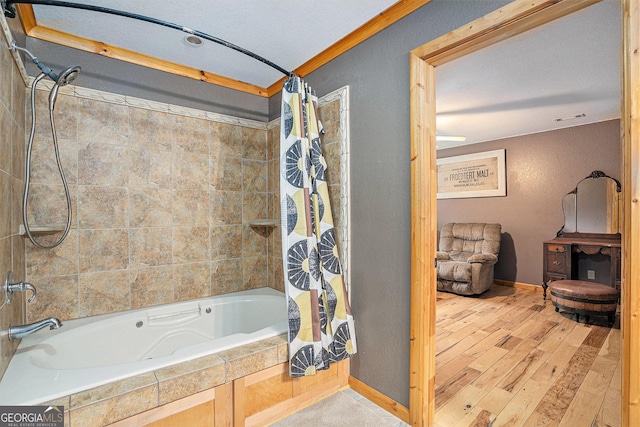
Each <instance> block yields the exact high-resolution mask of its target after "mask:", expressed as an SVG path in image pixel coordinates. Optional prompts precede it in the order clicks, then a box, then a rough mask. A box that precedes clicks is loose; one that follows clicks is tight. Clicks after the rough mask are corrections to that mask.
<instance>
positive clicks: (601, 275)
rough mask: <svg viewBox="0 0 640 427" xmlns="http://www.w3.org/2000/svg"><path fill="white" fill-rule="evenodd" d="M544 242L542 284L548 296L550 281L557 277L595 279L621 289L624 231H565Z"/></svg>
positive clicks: (562, 278) (561, 278)
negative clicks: (612, 232) (613, 232)
mask: <svg viewBox="0 0 640 427" xmlns="http://www.w3.org/2000/svg"><path fill="white" fill-rule="evenodd" d="M543 246H544V252H543V259H542V262H543V278H542V280H543V284H542V288H543V296H544V298H545V299H546V297H547V287H548V286H549V282H551V281H554V280H585V281H591V282H595V283H602V284H604V285H608V286H611V287H613V288H615V289H617V290H618V292H620V283H621V279H620V277H621V275H620V271H621V268H620V258H621V247H622V245H621V239H620V234H595V233H594V234H591V233H564V234H563V235H562V237H556V238H555V239H552V240H546V241H544V242H543ZM605 257H606V258H608V259H607V260H602V259H598V260H597V261H596V262H593V259H594V258H605ZM590 260H591V261H592V263H591V264H590ZM589 266H591V267H592V269H590V268H589ZM589 270H591V271H593V272H594V276H595V277H594V278H589V277H588V271H589Z"/></svg>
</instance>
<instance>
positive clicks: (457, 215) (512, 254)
mask: <svg viewBox="0 0 640 427" xmlns="http://www.w3.org/2000/svg"><path fill="white" fill-rule="evenodd" d="M501 148H504V149H506V175H507V196H506V197H486V198H476V199H448V200H438V229H440V228H441V227H442V226H443V225H444V224H446V223H448V222H497V223H499V224H502V244H501V246H500V254H499V260H498V264H496V267H495V278H496V279H502V280H507V281H514V282H522V283H529V284H534V285H541V284H542V242H543V241H544V240H549V239H553V238H554V237H555V236H556V233H557V231H558V230H560V228H561V227H562V225H563V224H564V216H563V214H562V204H561V199H562V196H564V195H565V194H566V193H568V192H570V191H572V190H573V189H574V188H575V187H576V185H577V184H578V181H580V180H581V179H583V178H585V177H587V176H588V175H589V174H590V173H591V172H592V171H594V170H601V171H603V172H604V173H606V174H607V175H609V176H611V177H613V178H616V179H618V180H620V178H621V175H622V173H621V170H620V166H621V161H620V121H619V120H609V121H606V122H601V123H594V124H590V125H584V126H576V127H571V128H566V129H562V130H556V131H551V132H542V133H537V134H533V135H525V136H519V137H515V138H507V139H502V140H499V141H491V142H484V143H481V144H473V145H468V146H465V147H458V148H452V149H449V150H440V151H438V158H442V157H451V156H458V155H462V154H470V153H479V152H482V151H489V150H497V149H501ZM596 153H597V154H596ZM594 154H596V155H594Z"/></svg>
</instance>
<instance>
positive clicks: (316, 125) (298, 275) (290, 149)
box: [280, 76, 356, 377]
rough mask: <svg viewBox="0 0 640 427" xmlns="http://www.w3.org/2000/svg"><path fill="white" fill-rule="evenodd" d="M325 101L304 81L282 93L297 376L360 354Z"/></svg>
mask: <svg viewBox="0 0 640 427" xmlns="http://www.w3.org/2000/svg"><path fill="white" fill-rule="evenodd" d="M317 102H318V99H317V97H316V96H315V93H314V92H313V91H311V90H310V89H309V88H308V86H307V84H306V83H304V82H303V81H302V80H301V79H300V78H299V77H297V76H294V77H291V78H289V79H288V80H287V81H286V82H285V83H284V86H283V88H282V115H281V126H280V203H281V216H282V250H283V256H282V258H283V264H284V276H285V290H286V295H287V308H288V316H289V374H290V375H291V376H292V377H301V376H306V375H313V374H315V372H316V370H324V369H329V365H330V364H331V363H333V362H337V361H340V360H343V359H346V358H348V357H350V356H351V355H352V354H354V353H355V352H356V340H355V329H354V322H353V316H352V314H351V307H350V306H349V300H348V296H347V291H346V287H345V284H344V280H343V276H342V267H341V264H340V259H339V258H338V253H339V252H338V247H337V244H336V238H335V230H334V227H333V217H332V214H331V205H330V203H329V190H328V185H327V182H326V172H327V164H326V162H325V159H324V157H323V155H322V150H321V145H320V134H321V133H322V125H321V123H320V122H319V121H318V115H317Z"/></svg>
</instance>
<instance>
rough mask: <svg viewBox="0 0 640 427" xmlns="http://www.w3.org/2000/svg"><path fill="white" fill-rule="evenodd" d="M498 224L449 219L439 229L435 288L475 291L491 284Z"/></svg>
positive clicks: (481, 291) (481, 290) (495, 258)
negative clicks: (450, 220) (436, 286)
mask: <svg viewBox="0 0 640 427" xmlns="http://www.w3.org/2000/svg"><path fill="white" fill-rule="evenodd" d="M501 231H502V226H501V225H500V224H485V223H468V224H467V223H450V224H446V225H445V226H444V227H442V230H440V242H439V244H438V252H437V268H438V290H439V291H445V292H453V293H456V294H460V295H477V294H481V293H483V292H485V291H486V290H488V289H489V288H490V287H491V285H492V284H493V266H494V265H495V263H496V262H498V252H500V238H501Z"/></svg>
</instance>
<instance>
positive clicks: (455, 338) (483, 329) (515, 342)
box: [435, 286, 620, 427]
mask: <svg viewBox="0 0 640 427" xmlns="http://www.w3.org/2000/svg"><path fill="white" fill-rule="evenodd" d="M436 313H437V316H436V317H437V319H436V320H437V323H436V389H435V398H436V399H435V409H436V425H437V426H441V427H463V426H464V427H466V426H474V427H475V426H478V427H481V426H491V427H498V426H567V427H582V426H585V427H604V426H610V427H616V426H619V425H620V328H619V323H618V322H619V320H618V318H616V324H615V325H614V326H613V328H609V327H607V319H606V317H592V318H591V321H590V323H589V324H584V323H577V322H576V321H575V320H574V317H573V316H571V315H569V314H565V313H562V312H560V313H556V312H555V309H554V307H553V304H552V303H551V301H549V300H547V301H543V299H542V292H534V291H530V290H523V289H516V288H511V287H506V286H493V287H492V288H491V289H490V290H489V291H488V292H486V293H485V294H483V295H481V296H479V297H463V296H458V295H454V294H449V293H444V292H438V302H437V311H436ZM583 321H584V320H583V319H582V318H581V322H583Z"/></svg>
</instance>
